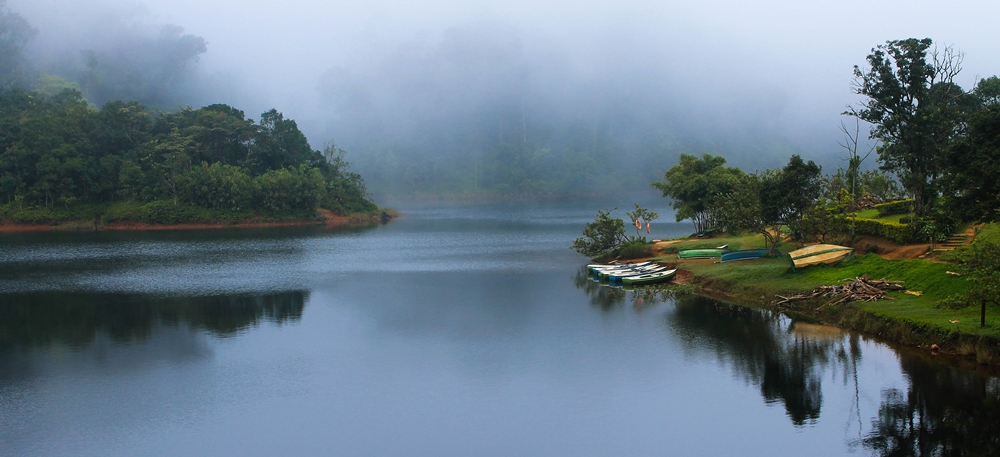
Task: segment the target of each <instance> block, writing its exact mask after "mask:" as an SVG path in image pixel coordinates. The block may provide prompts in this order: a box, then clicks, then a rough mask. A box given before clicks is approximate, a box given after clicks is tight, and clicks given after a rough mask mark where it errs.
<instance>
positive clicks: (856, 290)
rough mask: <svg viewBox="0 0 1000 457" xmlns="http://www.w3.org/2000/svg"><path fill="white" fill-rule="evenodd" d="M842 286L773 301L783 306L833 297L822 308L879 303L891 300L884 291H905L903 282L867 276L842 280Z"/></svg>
mask: <svg viewBox="0 0 1000 457" xmlns="http://www.w3.org/2000/svg"><path fill="white" fill-rule="evenodd" d="M843 281H844V284H840V285H835V286H819V287H817V288H815V289H813V290H812V291H811V292H806V293H804V294H798V295H792V296H789V297H783V296H781V295H776V297H777V298H778V299H780V300H775V301H774V304H775V305H783V304H785V303H788V302H793V301H796V300H809V299H812V298H820V297H833V300H831V301H830V302H829V303H827V304H826V305H823V306H828V305H836V304H840V303H847V302H851V301H867V302H872V301H879V300H882V299H887V300H892V297H888V296H886V291H890V290H906V287H903V281H888V280H885V279H868V275H863V276H859V277H857V278H854V279H844V280H843Z"/></svg>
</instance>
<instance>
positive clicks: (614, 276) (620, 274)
mask: <svg viewBox="0 0 1000 457" xmlns="http://www.w3.org/2000/svg"><path fill="white" fill-rule="evenodd" d="M666 269H667V267H664V266H660V265H657V266H655V267H653V268H644V269H641V270H634V271H620V272H616V273H612V274H609V275H608V281H622V280H623V279H624V278H627V277H630V276H639V275H644V274H650V273H658V272H661V271H663V270H666Z"/></svg>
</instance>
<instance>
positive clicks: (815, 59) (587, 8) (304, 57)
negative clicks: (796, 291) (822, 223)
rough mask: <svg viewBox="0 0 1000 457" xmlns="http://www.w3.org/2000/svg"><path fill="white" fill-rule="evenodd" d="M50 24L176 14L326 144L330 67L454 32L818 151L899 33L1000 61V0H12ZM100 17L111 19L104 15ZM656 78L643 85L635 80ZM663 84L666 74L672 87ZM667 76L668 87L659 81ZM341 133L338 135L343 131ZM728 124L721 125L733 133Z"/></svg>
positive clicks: (530, 66)
mask: <svg viewBox="0 0 1000 457" xmlns="http://www.w3.org/2000/svg"><path fill="white" fill-rule="evenodd" d="M10 6H11V7H12V8H13V9H14V10H16V11H19V12H21V13H22V14H23V15H24V16H25V17H26V18H27V19H28V20H29V21H31V22H32V23H33V24H35V25H36V26H37V27H38V28H39V29H40V30H41V32H42V34H41V35H40V36H39V41H40V42H44V39H45V37H44V36H43V35H46V34H48V36H50V37H51V36H52V35H54V34H58V33H65V32H66V31H69V30H74V29H81V30H82V29H93V27H94V25H93V24H100V23H101V22H102V21H107V20H109V18H116V19H115V20H119V21H124V22H134V23H137V24H138V23H149V24H161V23H172V24H177V25H180V26H182V27H184V28H185V29H186V30H187V32H188V33H193V34H196V35H200V36H202V37H204V38H205V39H206V40H207V42H208V53H207V54H205V55H204V56H203V57H202V59H201V61H200V63H199V64H198V65H199V67H200V69H201V70H202V71H203V72H205V73H206V74H208V75H212V76H214V77H215V78H218V79H219V80H221V81H227V85H228V86H229V87H230V89H231V90H232V91H234V93H240V94H242V97H239V98H241V100H235V101H234V100H206V102H227V103H231V104H234V105H238V107H240V108H242V109H245V110H246V111H247V112H248V114H249V115H252V116H254V117H256V116H257V114H258V113H259V112H261V111H263V110H264V109H266V108H269V107H276V108H278V109H279V110H280V111H283V112H284V113H285V114H286V116H289V117H291V118H294V119H296V120H298V121H299V123H300V125H301V126H302V127H303V129H304V130H305V131H306V133H307V134H308V135H309V136H310V140H311V141H312V142H313V144H314V146H318V145H320V144H321V143H323V142H324V141H326V140H327V139H328V138H324V136H331V135H333V134H335V132H338V130H337V127H336V123H337V122H338V121H337V113H335V112H332V111H331V108H330V107H329V106H327V104H325V102H324V101H323V97H321V94H320V92H319V91H318V90H317V87H318V84H319V82H320V80H321V77H322V75H324V74H325V73H326V72H328V71H329V70H330V69H331V68H335V67H337V68H344V69H348V70H354V69H362V70H364V69H367V70H364V71H362V75H367V76H364V77H365V78H368V77H370V76H371V75H372V73H373V72H376V71H377V70H378V69H379V68H384V67H385V65H384V62H386V61H387V60H389V59H391V58H392V56H393V55H397V54H399V53H405V52H406V50H407V49H434V47H435V46H437V45H438V44H440V43H441V42H442V41H443V40H445V39H446V37H447V36H448V33H449V31H450V30H451V31H454V30H456V29H458V30H465V31H472V33H473V35H474V34H475V32H476V31H479V30H483V29H488V30H490V32H489V34H488V36H490V37H493V38H491V39H492V40H494V41H496V40H497V39H498V38H496V37H498V36H500V37H505V38H509V39H510V41H511V43H512V46H513V47H514V48H516V49H517V52H518V53H520V54H521V57H519V59H520V60H519V61H520V62H521V63H522V65H524V66H525V67H526V68H525V70H524V71H526V72H529V73H531V74H533V75H535V76H534V78H535V79H534V80H536V81H539V80H545V75H551V78H550V79H551V80H550V81H549V82H548V84H549V85H548V86H544V85H543V86H544V87H553V88H555V89H558V87H559V82H560V80H562V79H565V80H569V79H572V80H573V81H567V84H575V85H577V86H579V87H585V86H586V83H587V81H593V82H594V83H593V85H591V86H586V87H590V89H588V90H593V91H595V92H600V91H603V90H605V87H604V86H607V85H614V86H616V87H619V88H625V89H628V88H629V87H633V86H634V87H635V88H636V90H638V91H651V90H657V91H659V92H660V93H670V94H673V95H672V97H673V98H672V99H674V100H685V105H684V106H685V108H684V109H687V110H691V111H692V112H697V113H698V115H699V116H702V117H704V118H706V119H707V118H720V119H724V120H725V121H724V122H722V123H721V124H719V125H726V123H734V122H735V123H741V122H744V121H745V122H753V123H763V124H765V125H768V126H771V127H773V128H776V129H777V130H779V131H781V132H782V133H783V134H784V135H786V136H787V137H788V138H789V139H791V140H792V141H793V142H795V143H796V144H798V145H799V146H800V147H802V148H803V149H804V150H813V151H815V152H817V153H819V152H821V151H823V150H825V151H828V152H832V153H835V152H836V151H837V147H836V144H835V143H834V141H835V140H836V139H837V138H839V133H838V131H837V126H838V124H839V122H840V120H841V116H840V115H839V114H840V112H842V111H843V109H844V107H845V105H847V104H848V103H851V102H853V101H854V100H855V98H854V97H853V96H852V95H851V93H850V90H851V78H852V74H851V69H852V66H853V65H855V64H862V63H864V57H865V56H866V55H867V54H868V52H869V50H870V49H871V48H872V47H873V46H874V45H876V44H879V43H883V42H884V41H886V40H888V39H901V38H908V37H918V38H923V37H930V38H933V39H934V40H935V42H936V43H939V44H952V45H954V46H955V47H957V48H958V49H960V50H961V51H963V52H965V54H966V59H965V64H964V71H963V73H962V75H961V77H960V79H959V81H958V82H959V83H960V84H961V85H962V86H963V87H967V88H969V87H971V86H972V84H973V81H974V79H975V77H976V76H980V77H984V76H989V75H993V74H997V73H1000V47H997V46H996V43H998V42H1000V27H996V24H995V21H996V18H997V17H1000V2H992V1H952V2H941V1H935V2H931V1H913V0H907V1H877V0H876V1H871V0H868V1H838V2H831V1H827V2H808V1H779V0H772V1H756V2H735V1H718V0H715V1H711V0H710V1H701V2H675V1H619V2H588V1H544V0H541V1H539V0H532V1H504V2H460V1H448V0H437V1H424V2H404V1H384V0H374V1H364V2H361V1H355V2H344V1H340V2H325V1H316V0H284V1H273V0H267V1H265V0H239V1H237V0H170V1H157V0H146V1H144V2H131V1H121V0H11V1H10ZM97 27H98V28H99V27H100V26H99V25H98V26H97ZM635 81H642V82H641V83H634V82H635ZM661 81H662V84H661V83H660V82H661ZM656 85H661V86H662V87H659V88H654V86H656ZM331 132H334V133H331ZM722 133H723V132H720V134H722Z"/></svg>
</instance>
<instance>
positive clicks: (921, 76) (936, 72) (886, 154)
mask: <svg viewBox="0 0 1000 457" xmlns="http://www.w3.org/2000/svg"><path fill="white" fill-rule="evenodd" d="M931 44H932V42H931V40H930V39H929V38H925V39H922V40H918V39H914V38H910V39H906V40H894V41H887V42H886V44H884V45H879V46H877V47H876V48H874V49H872V53H871V54H869V55H868V58H867V60H868V66H867V68H865V69H862V68H860V67H858V66H855V67H854V76H855V93H857V94H858V95H863V96H865V97H866V99H865V101H864V103H863V104H862V105H861V106H860V107H858V108H850V109H849V110H848V111H847V112H846V113H845V114H849V115H851V116H855V117H857V118H859V119H861V120H863V121H865V122H868V123H871V124H872V125H873V127H872V130H871V132H870V137H872V138H875V139H878V140H879V141H881V142H882V144H881V146H880V147H879V148H878V154H879V162H880V163H881V165H882V168H883V169H884V170H887V171H892V172H894V173H895V174H896V175H897V176H899V177H900V178H901V179H902V184H903V187H904V188H906V190H907V191H909V192H910V194H912V195H913V197H914V207H915V211H916V213H917V215H918V216H923V215H925V214H927V213H928V212H929V211H930V209H931V207H932V206H933V203H934V199H935V197H936V195H937V187H936V184H937V178H938V176H939V173H940V170H941V165H942V162H943V156H944V151H945V149H946V147H947V145H948V143H949V142H950V141H951V140H952V139H953V138H954V137H955V135H956V133H957V131H958V128H959V124H960V119H961V118H962V117H963V116H964V115H965V114H966V113H967V112H968V111H969V110H970V105H972V104H973V102H972V97H971V96H969V95H968V94H966V93H965V92H964V91H963V90H962V88H961V87H959V86H958V85H956V84H954V83H953V82H952V81H953V79H954V77H955V76H956V75H957V74H958V73H959V71H961V61H962V56H961V55H960V54H956V53H955V52H954V51H952V50H951V48H945V49H944V50H943V51H942V52H938V51H937V50H936V49H935V50H934V51H933V52H932V53H931V61H928V59H927V57H928V56H927V53H928V49H929V48H930V47H931Z"/></svg>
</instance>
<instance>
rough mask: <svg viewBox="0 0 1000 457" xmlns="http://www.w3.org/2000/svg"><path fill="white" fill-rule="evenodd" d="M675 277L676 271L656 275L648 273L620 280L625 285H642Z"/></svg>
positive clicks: (661, 272) (666, 271)
mask: <svg viewBox="0 0 1000 457" xmlns="http://www.w3.org/2000/svg"><path fill="white" fill-rule="evenodd" d="M674 276H677V270H676V269H674V270H665V271H660V272H657V273H650V274H644V275H638V276H629V277H627V278H622V283H624V284H625V285H632V286H638V285H644V284H656V283H659V282H664V281H669V280H671V279H673V278H674Z"/></svg>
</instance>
